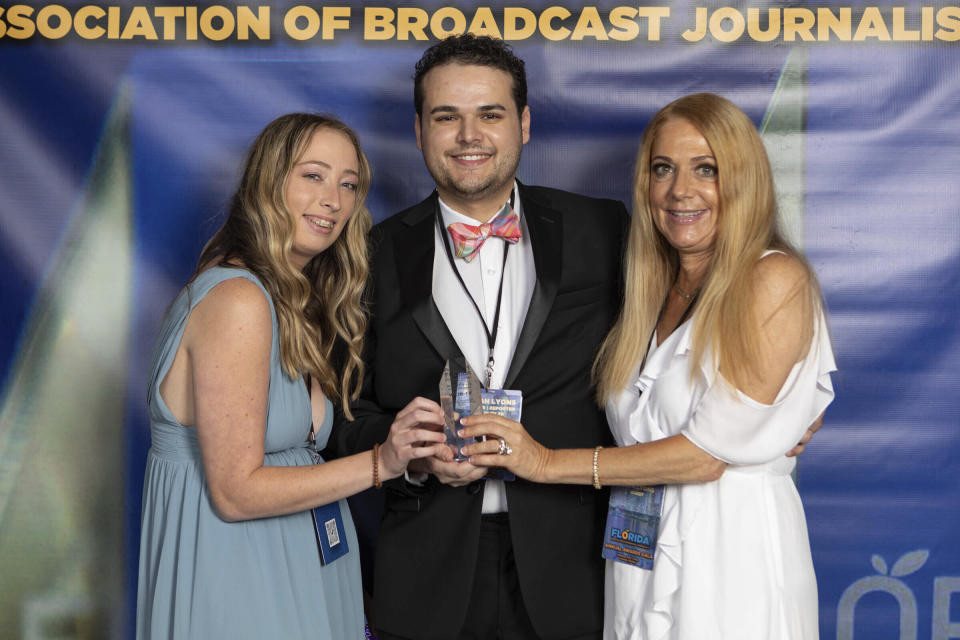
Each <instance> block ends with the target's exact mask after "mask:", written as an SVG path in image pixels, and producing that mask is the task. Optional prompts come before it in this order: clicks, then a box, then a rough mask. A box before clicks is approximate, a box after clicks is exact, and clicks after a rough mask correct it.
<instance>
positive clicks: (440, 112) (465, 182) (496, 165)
mask: <svg viewBox="0 0 960 640" xmlns="http://www.w3.org/2000/svg"><path fill="white" fill-rule="evenodd" d="M512 82H513V80H512V78H511V77H510V74H508V73H507V72H506V71H501V70H500V69H495V68H493V67H486V66H479V65H465V64H459V63H450V64H444V65H441V66H438V67H435V68H433V69H431V70H430V71H429V72H428V73H427V74H426V75H425V76H424V77H423V98H424V99H423V114H422V116H421V117H418V118H417V121H416V125H415V129H416V134H417V147H418V148H419V149H420V150H421V151H422V152H423V159H424V161H425V162H426V165H427V169H428V170H429V171H430V175H432V176H433V179H434V181H435V182H436V183H437V191H438V193H439V194H440V197H441V198H443V201H444V202H446V203H447V204H449V205H450V206H451V207H453V208H454V209H456V210H458V211H460V212H462V213H464V214H466V215H468V216H470V217H472V218H475V219H477V220H480V221H482V222H486V221H487V220H489V219H490V218H491V217H493V215H494V214H496V213H497V211H498V210H499V209H500V207H502V206H503V203H504V202H506V201H507V199H508V198H509V197H510V191H511V189H512V188H513V180H514V175H515V173H516V171H517V165H518V164H519V163H520V151H521V149H522V148H523V145H524V144H525V143H526V142H527V141H528V140H529V139H530V109H529V108H528V107H524V109H523V112H522V113H518V112H517V107H516V103H515V102H514V99H513V94H512V92H511V89H512V86H513V85H512Z"/></svg>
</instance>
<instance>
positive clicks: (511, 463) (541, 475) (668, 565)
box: [464, 94, 835, 640]
mask: <svg viewBox="0 0 960 640" xmlns="http://www.w3.org/2000/svg"><path fill="white" fill-rule="evenodd" d="M625 280H626V292H625V304H624V309H623V311H622V314H621V316H620V318H619V319H618V321H617V323H616V325H615V326H614V328H613V329H612V331H611V332H610V335H609V336H608V337H607V339H606V341H605V342H604V344H603V346H602V348H601V351H600V354H599V356H598V359H597V363H596V367H595V378H596V380H597V387H598V397H599V399H600V400H601V401H602V402H603V403H604V404H605V405H606V407H607V417H608V419H609V422H610V427H611V429H612V431H613V433H614V436H615V438H616V440H617V444H618V445H620V446H619V447H617V448H613V449H602V450H601V449H599V448H597V449H593V450H590V449H581V450H577V449H566V450H548V449H545V448H544V447H542V446H541V445H539V444H538V443H537V442H535V441H533V440H532V439H531V438H530V436H529V435H528V434H527V433H526V431H525V430H524V429H523V427H522V426H521V425H520V424H518V423H515V422H510V421H508V420H505V419H502V418H496V417H491V416H478V417H474V418H467V419H465V420H464V423H465V424H467V425H469V426H468V428H467V429H466V431H465V433H464V435H465V436H475V435H479V434H485V435H488V436H493V438H492V440H489V441H488V442H485V443H478V444H474V445H470V446H469V447H466V453H468V454H470V455H471V459H470V461H471V462H472V463H473V464H486V465H491V466H492V465H496V466H501V467H506V468H508V469H510V470H512V471H514V472H515V473H516V474H517V475H518V476H520V477H522V478H525V479H528V480H532V481H536V482H559V483H572V484H593V485H594V486H599V485H601V484H602V485H613V486H635V485H636V486H649V485H658V484H665V485H667V486H666V489H665V491H664V493H663V498H662V510H661V513H660V523H659V534H658V538H657V541H656V550H655V553H654V559H653V562H652V569H651V570H647V569H642V568H638V567H636V566H631V565H629V564H626V563H621V562H616V561H612V560H607V580H606V594H605V598H606V607H605V608H606V610H605V630H604V636H605V637H606V638H611V639H613V638H615V639H618V640H621V639H630V640H664V639H681V640H707V639H714V638H715V639H723V640H770V639H773V638H776V639H778V640H792V639H803V640H809V639H811V638H817V637H818V617H817V585H816V577H815V575H814V570H813V562H812V559H811V556H810V545H809V542H808V539H807V530H806V521H805V519H804V514H803V507H802V505H801V503H800V497H799V495H798V493H797V490H796V487H795V486H794V483H793V481H792V479H791V477H790V472H791V470H792V469H793V468H794V465H795V459H794V458H792V457H787V456H785V455H784V454H785V453H787V452H788V451H789V450H791V448H793V447H794V446H795V445H796V443H797V442H798V440H801V439H803V441H806V440H807V439H808V438H809V435H810V434H809V432H807V429H808V426H809V425H810V424H811V423H814V422H815V421H817V419H818V418H817V416H819V415H821V414H822V412H823V410H824V409H825V408H826V406H827V405H828V404H829V403H830V401H831V400H832V399H833V388H832V385H831V382H830V372H831V371H833V370H834V369H835V367H834V361H833V354H832V351H831V348H830V343H829V339H828V336H827V331H826V325H825V322H824V315H823V310H822V304H821V299H820V291H819V287H818V285H817V282H816V278H815V276H814V274H813V271H812V270H811V268H810V266H809V265H808V264H807V263H806V261H805V260H804V259H803V258H802V257H801V256H800V255H799V254H798V253H797V251H796V250H794V249H793V248H791V247H790V246H789V245H788V244H787V243H786V242H785V241H784V239H783V237H782V236H781V235H780V233H779V232H778V230H777V222H776V201H775V196H774V187H773V179H772V176H771V170H770V164H769V161H768V159H767V155H766V152H765V150H764V147H763V143H762V141H761V140H760V137H759V135H758V134H757V131H756V128H755V127H754V126H753V124H752V123H751V121H750V119H749V118H748V117H747V116H746V115H745V114H744V113H743V112H742V111H741V110H740V109H739V108H737V107H736V106H735V105H733V104H732V103H731V102H729V101H728V100H725V99H724V98H721V97H719V96H716V95H712V94H696V95H691V96H686V97H684V98H681V99H679V100H677V101H675V102H673V103H671V104H669V105H667V106H666V107H664V109H662V110H661V111H660V112H659V113H658V114H657V115H656V116H655V117H654V118H653V120H652V121H651V123H650V125H649V126H648V127H647V130H646V132H645V134H644V138H643V143H642V145H641V147H640V150H639V153H638V158H637V169H636V181H635V189H634V211H633V222H632V227H631V231H630V240H629V247H628V254H627V256H626V260H625ZM805 432H807V433H806V434H805ZM501 439H502V441H503V442H504V443H505V444H504V445H501V444H500V441H501ZM506 451H509V452H510V453H509V455H502V454H500V455H498V453H499V452H506ZM597 553H598V554H599V553H600V549H599V548H598V550H597Z"/></svg>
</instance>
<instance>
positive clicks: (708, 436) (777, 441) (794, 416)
mask: <svg viewBox="0 0 960 640" xmlns="http://www.w3.org/2000/svg"><path fill="white" fill-rule="evenodd" d="M705 361H707V362H709V361H710V359H709V358H705ZM835 370H836V365H835V363H834V359H833V350H832V349H831V347H830V340H829V337H828V335H827V327H826V321H825V318H824V316H823V314H822V313H821V314H820V317H819V321H818V322H817V325H816V327H815V329H814V336H813V342H812V344H811V347H810V351H809V353H808V354H807V356H806V357H805V358H804V359H803V360H801V361H800V362H798V363H797V364H795V365H794V367H793V369H792V370H791V371H790V374H789V375H788V376H787V379H786V381H785V382H784V383H783V386H782V387H781V388H780V392H779V393H778V394H777V397H776V399H775V400H774V402H773V404H763V403H760V402H757V401H756V400H753V399H752V398H750V397H748V396H747V395H745V394H744V393H742V392H741V391H739V390H737V389H735V388H734V387H733V385H731V384H730V383H728V382H727V381H726V380H724V379H723V378H722V377H721V376H720V374H719V373H717V372H715V371H714V372H708V371H707V370H706V368H705V367H701V371H702V373H703V374H704V375H705V376H706V377H707V379H708V380H709V381H710V388H709V390H708V391H707V392H706V393H705V394H704V395H703V398H702V399H701V401H700V403H699V404H698V406H697V408H696V409H695V410H694V412H693V414H692V416H691V417H690V420H689V422H688V423H687V425H686V426H685V427H684V428H683V429H682V430H681V433H682V434H683V435H684V436H686V437H687V439H689V440H690V441H691V442H693V443H694V444H695V445H697V446H698V447H700V448H701V449H703V450H704V451H706V452H707V453H709V454H710V455H712V456H713V457H715V458H717V459H718V460H722V461H724V462H726V463H728V464H732V465H753V464H762V463H765V462H770V461H772V460H776V459H778V458H779V457H781V456H783V455H784V454H785V453H786V452H787V451H789V450H790V449H792V448H793V447H794V446H795V445H796V444H797V442H798V441H799V440H800V438H801V437H802V436H803V434H804V433H805V432H806V430H807V428H808V427H809V426H810V425H811V424H812V423H813V421H814V420H815V419H816V418H817V416H819V415H820V414H821V413H822V412H823V410H824V409H826V407H827V405H829V404H830V402H831V401H832V400H833V396H834V393H833V384H832V383H831V381H830V373H831V372H832V371H835Z"/></svg>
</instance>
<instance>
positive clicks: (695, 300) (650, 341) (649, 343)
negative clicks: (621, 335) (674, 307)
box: [640, 285, 700, 395]
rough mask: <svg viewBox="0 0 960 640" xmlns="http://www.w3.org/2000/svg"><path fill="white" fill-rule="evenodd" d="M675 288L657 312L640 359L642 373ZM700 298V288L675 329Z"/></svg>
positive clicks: (684, 320)
mask: <svg viewBox="0 0 960 640" xmlns="http://www.w3.org/2000/svg"><path fill="white" fill-rule="evenodd" d="M672 289H673V286H672V285H671V286H670V289H668V290H667V297H666V298H664V299H663V305H662V306H661V307H660V313H658V314H657V320H656V322H654V323H653V329H651V330H650V337H649V338H648V339H647V350H646V351H644V352H643V360H641V361H640V373H643V368H644V367H645V366H647V356H649V355H650V349H651V345H652V344H653V336H654V335H655V334H656V333H657V325H659V324H660V320H661V318H663V312H664V311H666V310H667V303H668V302H669V301H670V291H671V290H672ZM699 298H700V289H697V292H696V293H695V294H693V300H691V301H690V304H688V305H687V308H686V309H684V310H683V315H681V316H680V320H678V321H677V326H676V327H674V328H673V330H674V331H676V330H677V329H679V328H680V325H682V324H683V323H684V322H686V320H687V318H689V317H690V312H691V311H692V310H693V307H694V305H696V304H697V300H698V299H699ZM640 394H641V395H642V394H643V389H641V390H640Z"/></svg>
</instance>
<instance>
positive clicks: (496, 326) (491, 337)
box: [435, 192, 516, 389]
mask: <svg viewBox="0 0 960 640" xmlns="http://www.w3.org/2000/svg"><path fill="white" fill-rule="evenodd" d="M515 198H516V192H511V193H510V211H511V212H512V211H513V210H514V202H515ZM435 212H436V217H437V228H438V229H439V230H440V239H441V240H442V243H443V248H444V249H445V250H446V254H447V260H448V261H449V262H450V268H451V269H453V274H454V275H455V276H457V281H458V282H459V283H460V286H461V287H463V291H464V293H466V294H467V297H468V298H470V302H472V303H473V308H474V309H476V310H477V315H478V316H480V324H481V325H483V332H484V333H485V334H486V336H487V366H486V368H485V369H484V374H485V375H486V384H485V386H486V387H487V388H488V389H489V388H490V385H492V384H493V365H494V359H493V348H494V347H495V346H496V344H497V332H498V331H499V330H500V302H501V301H502V299H503V280H504V276H505V274H506V271H507V250H508V249H509V248H510V243H509V242H505V243H504V245H503V264H502V265H500V286H499V287H498V288H497V306H496V310H495V311H494V312H493V329H492V330H491V329H490V328H489V327H488V326H487V321H486V320H485V319H484V317H483V312H482V311H480V305H479V304H477V301H476V299H475V298H474V297H473V295H471V293H470V290H469V289H468V288H467V283H466V282H464V281H463V276H462V275H460V270H459V269H457V263H456V262H455V261H454V258H453V252H452V251H450V241H449V240H447V230H446V228H445V227H444V225H443V214H441V213H440V198H439V197H438V198H437V200H436V201H435ZM497 215H499V214H497ZM494 218H496V216H494Z"/></svg>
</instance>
